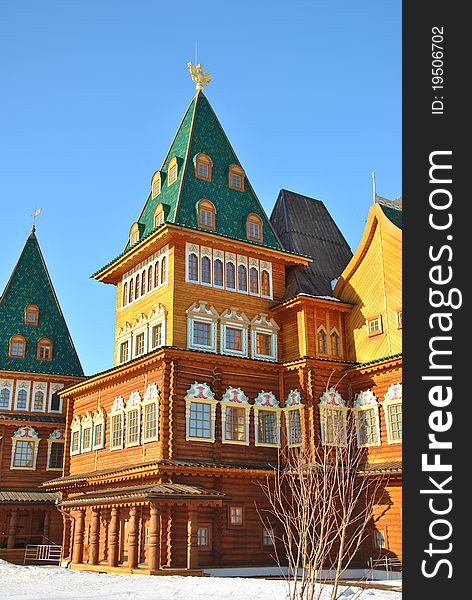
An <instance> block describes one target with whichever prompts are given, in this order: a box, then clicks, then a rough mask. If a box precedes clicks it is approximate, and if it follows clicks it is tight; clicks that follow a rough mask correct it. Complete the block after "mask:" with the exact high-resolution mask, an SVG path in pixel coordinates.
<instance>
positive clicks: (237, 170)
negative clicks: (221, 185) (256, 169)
mask: <svg viewBox="0 0 472 600" xmlns="http://www.w3.org/2000/svg"><path fill="white" fill-rule="evenodd" d="M228 186H229V187H230V188H231V189H232V190H238V191H239V192H244V171H243V168H242V167H241V166H240V165H237V164H232V165H230V167H229V170H228Z"/></svg>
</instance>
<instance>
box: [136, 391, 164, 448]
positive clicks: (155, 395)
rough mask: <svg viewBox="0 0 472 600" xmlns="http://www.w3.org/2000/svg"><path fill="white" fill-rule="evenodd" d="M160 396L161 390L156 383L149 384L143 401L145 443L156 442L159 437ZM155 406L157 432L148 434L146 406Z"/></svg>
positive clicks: (143, 437) (143, 435)
mask: <svg viewBox="0 0 472 600" xmlns="http://www.w3.org/2000/svg"><path fill="white" fill-rule="evenodd" d="M159 397H160V391H159V388H158V386H157V384H156V383H151V384H149V385H148V386H147V388H146V391H145V392H144V398H143V400H142V403H141V410H142V413H143V434H142V440H143V444H147V443H148V442H156V441H157V440H158V439H159ZM153 405H154V407H155V415H156V433H155V435H151V436H146V429H147V415H146V407H148V406H153Z"/></svg>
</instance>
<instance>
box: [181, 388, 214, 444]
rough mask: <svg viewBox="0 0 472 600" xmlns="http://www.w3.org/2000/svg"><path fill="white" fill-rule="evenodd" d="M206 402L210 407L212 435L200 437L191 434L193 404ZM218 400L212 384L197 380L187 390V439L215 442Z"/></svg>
mask: <svg viewBox="0 0 472 600" xmlns="http://www.w3.org/2000/svg"><path fill="white" fill-rule="evenodd" d="M194 403H195V404H204V405H208V406H209V407H210V423H209V425H210V436H209V437H200V436H195V435H191V431H190V416H191V409H192V404H194ZM217 404H218V401H217V400H216V399H215V395H214V394H213V392H212V390H211V389H210V386H209V385H208V384H206V383H199V382H198V381H195V382H194V383H193V384H192V385H191V386H190V388H189V389H188V390H187V394H186V396H185V439H186V440H187V441H188V442H189V441H190V442H209V443H214V442H215V428H216V405H217Z"/></svg>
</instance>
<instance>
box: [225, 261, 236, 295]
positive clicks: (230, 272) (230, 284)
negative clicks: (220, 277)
mask: <svg viewBox="0 0 472 600" xmlns="http://www.w3.org/2000/svg"><path fill="white" fill-rule="evenodd" d="M226 287H227V288H228V289H229V290H234V289H235V288H236V272H235V268H234V264H233V263H231V262H227V263H226Z"/></svg>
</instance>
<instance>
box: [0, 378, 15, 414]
mask: <svg viewBox="0 0 472 600" xmlns="http://www.w3.org/2000/svg"><path fill="white" fill-rule="evenodd" d="M2 390H8V392H9V396H8V406H4V407H2V408H1V409H0V410H11V407H12V403H13V379H2V380H0V392H1V391H2Z"/></svg>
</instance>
